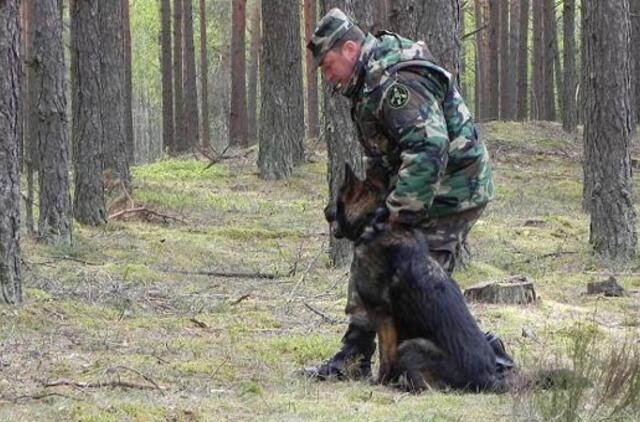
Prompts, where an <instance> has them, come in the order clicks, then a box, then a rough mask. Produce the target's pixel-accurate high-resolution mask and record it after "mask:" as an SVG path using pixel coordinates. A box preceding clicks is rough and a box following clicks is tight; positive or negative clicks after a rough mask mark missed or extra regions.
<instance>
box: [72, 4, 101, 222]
mask: <svg viewBox="0 0 640 422" xmlns="http://www.w3.org/2000/svg"><path fill="white" fill-rule="evenodd" d="M70 14H71V100H72V101H71V103H72V105H71V108H72V113H73V114H72V124H73V126H72V130H71V135H72V140H73V142H72V144H73V168H74V186H75V189H74V199H73V210H74V216H75V218H76V220H78V221H79V222H81V223H84V224H90V225H98V224H102V223H104V222H106V211H105V202H104V191H103V174H102V172H103V167H104V164H103V149H102V148H103V147H102V146H103V139H104V133H103V132H104V128H103V124H102V101H103V98H102V72H101V69H100V57H101V55H102V46H101V43H100V24H99V22H98V16H99V11H98V2H96V1H94V0H73V1H72V2H71V8H70Z"/></svg>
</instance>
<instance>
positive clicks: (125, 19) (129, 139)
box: [122, 0, 136, 165]
mask: <svg viewBox="0 0 640 422" xmlns="http://www.w3.org/2000/svg"><path fill="white" fill-rule="evenodd" d="M122 27H123V31H124V32H123V36H124V38H123V44H124V127H125V146H126V150H127V162H128V163H129V164H131V165H133V164H134V163H135V162H136V158H135V157H136V147H135V139H134V137H133V109H132V107H133V86H132V80H131V78H132V74H131V22H130V19H129V0H122Z"/></svg>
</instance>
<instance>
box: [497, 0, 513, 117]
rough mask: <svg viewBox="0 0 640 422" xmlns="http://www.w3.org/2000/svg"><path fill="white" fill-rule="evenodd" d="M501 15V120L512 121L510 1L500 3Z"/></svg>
mask: <svg viewBox="0 0 640 422" xmlns="http://www.w3.org/2000/svg"><path fill="white" fill-rule="evenodd" d="M498 8H499V14H500V37H499V38H500V40H499V44H500V49H499V52H500V54H499V56H500V119H501V120H511V119H512V116H511V112H512V111H513V108H511V104H510V101H511V100H510V97H513V95H514V92H513V91H510V90H509V88H510V87H509V78H510V75H511V73H512V72H513V71H512V70H511V69H510V65H511V49H510V46H509V0H501V1H500V2H499V3H498Z"/></svg>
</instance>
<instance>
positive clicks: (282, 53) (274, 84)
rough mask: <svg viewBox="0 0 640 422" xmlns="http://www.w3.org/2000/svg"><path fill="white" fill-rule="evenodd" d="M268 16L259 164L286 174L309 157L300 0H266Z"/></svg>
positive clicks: (268, 174) (270, 174)
mask: <svg viewBox="0 0 640 422" xmlns="http://www.w3.org/2000/svg"><path fill="white" fill-rule="evenodd" d="M262 17H263V30H264V35H263V44H262V55H261V60H260V63H261V65H262V72H261V73H262V79H261V81H260V87H261V99H262V106H261V107H260V151H259V155H258V166H259V167H260V175H261V176H262V177H263V178H265V179H284V178H288V177H289V176H290V175H291V172H292V170H293V166H294V165H297V164H299V163H301V162H302V161H303V160H304V149H303V141H304V91H303V88H302V50H301V49H300V41H301V38H300V34H301V33H300V9H299V4H298V2H294V4H292V3H291V2H290V1H287V0H272V1H268V2H267V1H265V2H263V3H262ZM282 75H287V77H286V78H283V77H282ZM245 127H246V125H245Z"/></svg>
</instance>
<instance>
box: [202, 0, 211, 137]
mask: <svg viewBox="0 0 640 422" xmlns="http://www.w3.org/2000/svg"><path fill="white" fill-rule="evenodd" d="M208 77H209V60H208V57H207V5H206V1H205V0H200V115H201V116H202V121H201V124H200V127H201V128H202V132H201V134H200V139H201V142H202V145H203V146H207V145H210V144H211V133H210V131H209V80H208Z"/></svg>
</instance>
